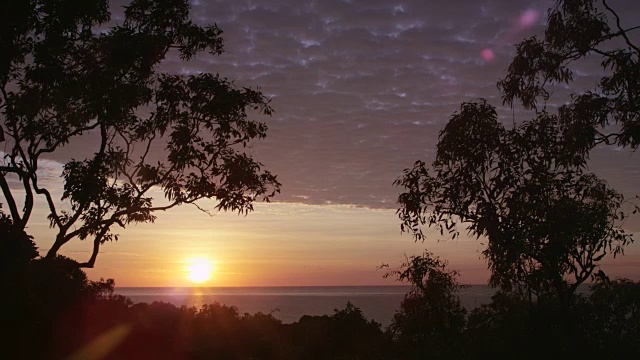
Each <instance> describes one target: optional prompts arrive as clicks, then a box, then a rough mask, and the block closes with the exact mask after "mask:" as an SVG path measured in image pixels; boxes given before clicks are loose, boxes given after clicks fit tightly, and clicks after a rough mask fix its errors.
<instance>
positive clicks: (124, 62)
mask: <svg viewBox="0 0 640 360" xmlns="http://www.w3.org/2000/svg"><path fill="white" fill-rule="evenodd" d="M189 11H190V5H189V1H186V0H162V1H146V0H134V1H132V2H131V3H130V4H129V5H127V6H125V8H124V15H123V19H122V20H118V19H112V18H111V14H110V9H109V3H108V1H106V0H101V1H92V2H82V1H80V2H79V1H72V0H66V1H57V2H51V1H30V2H29V1H27V2H25V1H20V2H11V4H7V7H5V9H4V11H3V12H2V15H1V16H2V18H0V23H1V24H2V26H0V49H2V51H0V111H1V116H2V124H0V128H1V129H0V134H2V137H0V142H2V141H5V142H6V146H7V148H8V149H9V151H7V152H6V153H5V154H4V161H3V162H2V164H0V188H2V192H3V195H4V198H5V204H6V205H7V207H8V209H9V213H10V215H11V218H12V219H13V221H14V226H16V228H17V231H20V230H23V229H24V228H25V227H26V226H27V223H28V222H29V219H30V217H31V214H32V210H33V207H34V202H35V199H34V197H35V196H36V195H41V196H42V197H43V199H44V200H45V201H46V204H47V209H48V212H49V215H48V216H49V220H50V223H51V226H52V227H53V228H56V229H57V234H56V237H55V242H54V243H53V245H52V247H51V248H50V250H49V251H48V253H47V257H48V258H50V259H53V258H55V257H56V254H57V252H58V250H59V249H60V248H61V247H62V246H63V245H64V244H66V243H67V242H69V241H70V240H72V239H74V238H79V239H81V240H84V239H91V240H92V241H93V252H92V255H91V256H90V258H89V259H88V260H87V261H86V262H84V263H81V264H80V266H82V267H93V266H94V264H95V261H96V257H97V255H98V252H99V248H100V245H101V244H103V243H104V242H105V241H110V240H117V238H118V235H117V234H116V233H115V232H113V230H112V227H114V226H117V227H121V228H124V227H125V226H126V225H128V224H131V223H140V222H153V221H154V219H155V215H154V213H155V212H156V211H161V210H168V209H171V208H173V207H175V206H179V205H182V204H194V205H196V206H197V204H196V201H198V200H200V199H203V198H214V199H215V200H216V201H217V205H216V206H215V207H216V209H217V210H231V211H237V212H239V213H247V212H249V211H251V210H252V209H253V207H252V204H253V202H254V201H256V200H267V201H268V200H269V199H270V198H271V197H272V196H274V195H275V194H276V193H277V192H279V189H280V183H279V182H278V181H277V180H276V176H274V175H272V174H271V173H270V172H269V171H265V170H263V169H262V164H260V163H259V162H257V161H256V160H255V159H254V158H253V157H252V155H250V154H247V153H246V152H245V151H244V150H243V149H244V148H245V147H246V146H248V145H250V143H251V142H252V141H254V140H257V139H261V138H264V137H265V136H266V130H267V127H266V125H265V124H264V123H261V122H258V121H255V120H250V119H248V118H247V112H246V110H247V109H251V110H255V111H257V112H259V113H262V114H267V115H269V114H271V113H272V109H271V107H270V106H269V100H268V99H267V98H266V97H264V96H263V95H262V94H261V93H260V92H259V91H257V90H252V89H249V88H237V87H236V86H235V85H234V84H233V82H231V81H229V80H227V79H226V78H222V77H220V76H219V75H217V74H209V73H202V74H197V75H189V76H186V75H175V74H170V73H163V72H162V65H163V61H164V60H166V59H168V58H169V57H171V58H173V57H174V56H175V57H179V58H180V60H181V61H183V62H186V61H188V60H189V59H191V58H193V57H194V56H196V55H197V54H199V53H201V52H203V51H207V52H208V53H209V54H211V55H219V54H220V53H222V52H223V41H222V37H221V34H222V31H221V30H220V29H219V28H218V27H216V26H215V25H214V26H209V27H200V26H198V25H196V24H194V23H193V22H192V21H191V20H190V18H189ZM74 141H75V142H82V143H84V144H86V145H85V146H84V148H92V147H93V148H92V149H91V150H90V151H91V152H92V154H86V155H87V157H86V158H74V159H71V160H70V161H67V162H66V163H65V164H64V170H63V172H62V176H63V180H64V188H63V192H62V194H61V199H60V201H57V200H56V199H55V196H56V194H54V193H52V192H51V190H49V189H47V188H46V185H43V184H42V182H40V181H39V180H40V179H41V178H42V174H41V171H42V166H43V165H42V162H43V159H45V158H51V157H54V158H56V156H57V158H58V159H60V158H64V156H63V155H57V154H59V153H61V152H62V150H63V149H64V147H65V146H66V145H68V144H69V143H72V142H74ZM78 155H79V154H76V155H74V156H78ZM84 155H85V154H80V155H79V156H84ZM12 184H13V185H12ZM15 184H19V185H17V187H16V185H15ZM156 188H158V189H160V190H162V192H163V193H164V197H165V199H164V201H163V202H161V203H156V202H155V201H154V198H153V196H152V191H153V189H156ZM17 192H24V194H25V195H24V204H23V206H19V205H18V204H17V201H18V200H19V198H16V194H17Z"/></svg>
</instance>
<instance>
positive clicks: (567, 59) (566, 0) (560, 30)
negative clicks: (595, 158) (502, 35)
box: [498, 0, 640, 152]
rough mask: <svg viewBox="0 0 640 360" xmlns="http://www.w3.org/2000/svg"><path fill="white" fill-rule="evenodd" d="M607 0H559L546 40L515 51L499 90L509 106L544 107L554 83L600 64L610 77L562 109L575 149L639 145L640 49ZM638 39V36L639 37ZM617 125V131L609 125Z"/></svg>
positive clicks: (551, 13) (534, 39)
mask: <svg viewBox="0 0 640 360" xmlns="http://www.w3.org/2000/svg"><path fill="white" fill-rule="evenodd" d="M638 30H640V25H634V26H629V27H624V26H623V25H622V20H621V18H620V16H619V14H618V13H617V12H616V11H615V10H614V9H613V8H612V7H611V6H610V5H609V4H608V2H607V1H606V0H560V1H557V2H556V5H555V7H553V8H552V9H550V11H549V20H548V24H547V29H546V31H545V34H544V37H543V38H542V39H538V38H537V37H535V36H534V37H531V38H529V39H526V40H524V41H522V42H520V43H519V44H518V45H517V46H516V56H515V58H514V59H513V61H512V62H511V65H509V68H508V72H507V76H506V77H505V78H504V79H502V80H500V81H499V83H498V87H499V89H500V90H501V92H502V99H503V102H504V103H505V104H509V105H511V106H513V104H514V102H515V101H518V102H520V103H521V104H522V105H523V106H524V107H525V108H526V109H537V108H538V107H539V106H540V104H539V102H540V100H542V101H543V107H544V105H546V102H547V100H548V99H549V98H550V95H551V93H550V89H549V87H550V86H552V85H553V84H559V83H564V84H569V83H572V82H573V80H574V79H573V74H574V71H573V70H572V68H573V67H574V66H575V64H576V63H579V62H580V61H582V62H584V61H599V62H600V66H601V67H602V70H603V72H604V73H605V74H606V75H605V76H603V77H602V78H601V79H600V81H599V82H598V83H597V84H595V86H593V87H590V88H591V89H584V90H585V91H584V92H581V93H577V94H573V95H572V96H571V99H570V102H569V103H568V104H565V105H562V106H560V108H559V109H558V121H559V122H560V123H561V124H562V125H563V128H562V131H563V132H564V133H565V135H566V138H567V139H568V140H570V141H571V143H572V145H573V146H574V149H575V150H576V151H580V152H588V151H589V150H590V149H591V148H593V147H594V146H596V145H597V144H599V143H607V144H618V145H621V146H629V147H631V148H632V149H637V148H638V145H640V103H639V102H638V100H639V98H640V81H639V80H638V79H640V64H639V62H638V61H639V57H640V47H639V46H638V45H637V44H636V43H634V41H633V40H634V38H635V39H637V37H634V31H636V32H637V31H638ZM636 35H637V34H636ZM612 124H617V128H612V127H609V126H608V125H612Z"/></svg>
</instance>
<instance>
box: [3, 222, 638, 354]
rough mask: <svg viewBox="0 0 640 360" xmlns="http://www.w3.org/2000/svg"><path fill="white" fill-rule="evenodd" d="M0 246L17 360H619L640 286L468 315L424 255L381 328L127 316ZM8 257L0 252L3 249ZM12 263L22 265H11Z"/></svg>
mask: <svg viewBox="0 0 640 360" xmlns="http://www.w3.org/2000/svg"><path fill="white" fill-rule="evenodd" d="M10 229H11V225H10V221H9V219H8V218H6V217H4V218H3V222H2V236H3V238H4V239H8V240H10V241H6V242H3V244H4V245H3V248H2V267H3V268H2V272H1V274H2V284H1V285H2V288H3V290H4V295H3V296H2V302H3V304H2V307H1V309H2V319H1V320H2V324H3V327H4V328H5V329H8V330H9V331H5V335H4V336H3V338H2V339H3V342H5V343H4V344H3V345H2V349H3V355H7V356H8V357H7V358H22V359H30V358H34V359H60V358H65V359H66V358H73V359H103V358H104V359H125V358H126V359H485V358H487V357H496V356H497V357H507V356H508V357H513V358H524V359H528V358H530V359H535V358H540V357H544V358H558V357H561V356H562V357H565V358H577V357H581V358H601V359H603V358H616V357H617V356H623V355H626V356H629V355H633V354H640V283H634V282H632V281H629V280H622V279H619V280H615V281H607V280H600V281H599V282H597V283H596V284H594V285H592V287H591V289H592V291H591V292H590V294H589V295H588V296H582V295H577V298H576V301H575V302H574V305H573V306H572V307H571V308H570V309H569V310H567V309H566V308H564V307H563V306H562V304H560V302H558V301H554V300H553V299H546V300H544V301H534V302H530V301H529V300H528V299H523V298H522V297H520V296H519V295H517V294H516V293H505V292H503V291H500V292H498V293H497V294H496V295H495V296H494V297H493V299H492V302H491V303H490V304H486V305H483V306H481V307H479V308H476V309H474V310H472V311H470V312H467V311H466V310H465V309H464V308H463V307H462V306H461V304H460V301H459V299H458V290H459V289H460V288H461V287H462V285H459V284H458V283H457V280H456V277H457V272H456V271H450V270H447V268H446V262H444V261H442V260H440V259H439V258H437V257H435V256H434V255H433V254H430V253H425V254H423V255H422V256H415V257H411V258H409V259H408V260H409V261H407V263H406V264H404V266H403V267H401V268H400V269H399V270H397V271H392V272H390V273H389V275H397V277H398V278H399V279H400V280H402V281H407V282H409V283H411V284H412V285H413V290H412V291H411V292H410V293H409V294H407V296H406V298H405V300H404V301H403V302H402V305H401V308H400V309H398V312H397V313H396V315H395V316H394V319H393V322H392V324H391V325H390V326H389V327H388V328H383V327H382V326H381V324H379V323H377V322H375V321H374V320H369V319H366V318H365V317H364V316H363V314H362V312H361V311H360V309H358V308H357V307H355V306H354V305H352V304H350V303H347V304H346V307H345V308H344V309H340V310H338V309H337V310H335V313H334V314H333V315H331V316H326V315H325V316H303V317H301V318H300V320H299V321H298V322H295V323H292V324H283V323H282V322H281V321H280V320H278V319H276V318H275V317H274V316H273V315H271V314H262V313H257V314H253V315H251V314H240V313H239V312H238V310H237V308H235V307H232V306H226V305H221V304H217V303H214V304H209V305H205V306H203V307H202V308H201V309H196V308H193V307H184V306H183V307H176V306H174V305H172V304H168V303H161V302H154V303H152V304H146V303H140V304H133V303H132V302H131V300H129V299H128V298H126V297H124V296H121V295H118V294H115V293H114V281H113V280H101V281H90V280H88V278H87V276H86V274H85V273H84V272H83V271H82V270H81V269H79V268H78V267H77V263H76V262H75V261H73V260H71V259H68V258H65V257H62V256H58V257H57V258H56V259H54V260H52V259H47V258H39V257H37V250H36V248H35V246H34V243H33V241H31V239H30V238H29V237H28V236H27V235H26V234H24V233H23V234H21V235H20V234H16V233H15V232H11V231H10ZM7 244H8V246H11V248H7V247H6V246H7ZM15 254H20V256H21V257H16V256H15Z"/></svg>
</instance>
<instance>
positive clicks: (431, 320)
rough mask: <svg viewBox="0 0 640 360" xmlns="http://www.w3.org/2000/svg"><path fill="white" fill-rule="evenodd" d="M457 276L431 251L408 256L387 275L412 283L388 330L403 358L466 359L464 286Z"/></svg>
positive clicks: (455, 272)
mask: <svg viewBox="0 0 640 360" xmlns="http://www.w3.org/2000/svg"><path fill="white" fill-rule="evenodd" d="M458 275H459V273H458V271H456V270H448V269H447V262H446V261H445V260H440V258H438V257H437V256H435V255H434V254H432V253H430V252H425V253H424V254H422V255H420V256H411V257H409V258H408V259H407V260H406V261H405V263H403V264H402V266H401V267H400V269H397V270H392V271H391V272H389V273H387V274H386V275H385V277H388V276H396V277H397V278H398V280H399V281H404V282H408V283H409V284H411V291H410V292H409V293H408V294H407V295H406V296H405V298H404V300H403V301H402V304H401V305H400V309H399V311H398V312H396V314H395V315H394V317H393V322H392V324H391V325H390V326H389V329H388V331H389V333H390V334H391V336H392V338H393V340H394V341H395V342H396V343H397V346H398V351H400V353H401V357H400V358H403V359H405V358H406V359H414V358H415V359H425V358H429V359H457V358H463V354H464V350H463V348H462V345H463V344H462V340H463V331H464V328H465V322H466V310H465V309H464V308H463V307H462V305H461V304H460V299H459V298H458V291H459V290H460V289H461V288H464V287H465V286H464V285H459V284H458V281H457V277H458Z"/></svg>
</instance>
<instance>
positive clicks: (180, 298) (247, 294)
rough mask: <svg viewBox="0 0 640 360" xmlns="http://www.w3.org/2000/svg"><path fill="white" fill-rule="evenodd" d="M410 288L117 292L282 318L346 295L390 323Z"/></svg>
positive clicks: (485, 295)
mask: <svg viewBox="0 0 640 360" xmlns="http://www.w3.org/2000/svg"><path fill="white" fill-rule="evenodd" d="M409 289H410V287H409V286H294V287H293V286H292V287H197V288H195V287H194V288H190V287H186V288H185V287H182V288H166V287H119V288H116V292H117V293H118V294H121V295H125V296H127V297H129V298H130V299H131V300H132V301H133V302H134V303H139V302H146V303H152V302H154V301H162V302H168V303H171V304H174V305H176V306H182V305H186V306H189V307H192V306H193V307H196V308H200V307H202V305H204V304H211V303H214V302H218V303H220V304H224V305H228V306H235V307H237V308H238V311H239V312H240V313H241V314H243V313H249V314H254V313H257V312H262V313H266V314H269V313H271V314H273V316H275V317H276V318H278V319H280V320H282V322H284V323H292V322H296V321H298V320H300V317H301V316H302V315H331V314H333V313H334V309H344V307H345V305H346V304H347V301H351V303H353V304H354V305H355V306H357V307H359V308H360V310H362V312H363V313H364V315H365V317H366V318H367V319H369V320H371V319H373V320H375V321H377V322H380V323H382V325H383V326H387V325H389V324H390V323H391V320H392V319H393V314H395V312H396V311H397V310H398V309H399V308H400V303H401V302H402V299H403V298H404V296H405V294H406V293H407V292H408V291H409ZM493 292H494V290H493V289H491V288H489V287H488V286H486V285H473V286H470V287H469V288H467V289H463V290H462V291H461V292H460V302H461V303H462V305H463V306H464V307H465V308H467V309H468V310H470V309H473V308H475V307H477V306H479V305H480V304H485V303H489V301H490V300H491V295H493Z"/></svg>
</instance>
